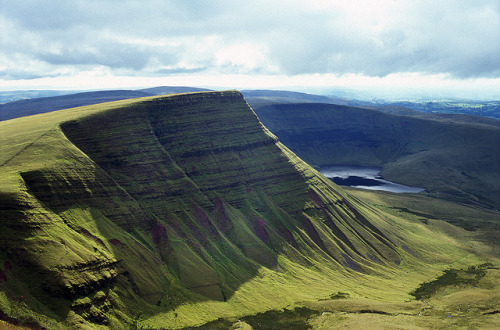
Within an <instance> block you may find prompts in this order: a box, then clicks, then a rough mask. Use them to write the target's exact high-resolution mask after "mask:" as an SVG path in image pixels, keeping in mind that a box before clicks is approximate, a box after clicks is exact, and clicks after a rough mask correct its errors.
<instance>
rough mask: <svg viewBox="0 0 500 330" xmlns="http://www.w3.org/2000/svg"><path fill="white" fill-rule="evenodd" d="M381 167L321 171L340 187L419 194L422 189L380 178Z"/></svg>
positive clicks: (339, 167) (328, 168)
mask: <svg viewBox="0 0 500 330" xmlns="http://www.w3.org/2000/svg"><path fill="white" fill-rule="evenodd" d="M381 170H382V169H381V168H380V167H375V166H347V165H346V166H341V165H335V166H333V165H332V166H322V167H320V169H319V171H320V172H321V174H323V175H324V176H325V177H327V178H328V179H330V180H332V181H333V182H335V183H336V184H338V185H340V186H350V187H355V188H362V189H371V190H384V191H390V192H396V193H418V192H421V191H423V190H424V189H422V188H416V187H409V186H405V185H402V184H398V183H394V182H390V181H387V180H385V179H384V178H383V177H381V176H380V171H381Z"/></svg>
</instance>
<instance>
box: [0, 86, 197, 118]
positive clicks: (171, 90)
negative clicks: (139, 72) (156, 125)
mask: <svg viewBox="0 0 500 330" xmlns="http://www.w3.org/2000/svg"><path fill="white" fill-rule="evenodd" d="M200 91H207V90H206V89H202V88H194V87H181V86H169V87H168V86H164V87H154V88H146V89H141V90H111V91H95V92H82V93H71V94H68V95H58V96H50V97H35V98H29V99H24V100H19V101H14V102H9V103H4V104H0V121H2V120H7V119H13V118H17V117H23V116H31V115H34V114H39V113H45V112H50V111H56V110H62V109H68V108H74V107H80V106H84V105H90V104H97V103H103V102H110V101H118V100H125V99H133V98H138V97H145V96H152V95H164V94H176V93H188V92H200ZM47 93H48V91H45V92H44V94H47ZM53 93H54V94H58V93H63V92H60V91H53ZM65 93H66V94H67V93H68V92H65ZM23 95H24V94H23ZM27 95H31V96H36V95H37V94H36V93H28V94H27Z"/></svg>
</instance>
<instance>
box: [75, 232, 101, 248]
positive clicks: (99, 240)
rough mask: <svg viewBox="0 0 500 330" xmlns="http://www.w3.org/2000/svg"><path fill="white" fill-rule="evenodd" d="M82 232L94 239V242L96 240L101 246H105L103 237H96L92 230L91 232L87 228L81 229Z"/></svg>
mask: <svg viewBox="0 0 500 330" xmlns="http://www.w3.org/2000/svg"><path fill="white" fill-rule="evenodd" d="M80 233H81V234H82V235H84V236H85V237H88V238H90V239H91V240H93V241H94V242H96V243H97V244H99V245H100V246H104V247H105V245H104V242H103V241H102V239H100V238H99V237H96V236H94V235H92V233H91V232H89V231H88V230H87V229H80Z"/></svg>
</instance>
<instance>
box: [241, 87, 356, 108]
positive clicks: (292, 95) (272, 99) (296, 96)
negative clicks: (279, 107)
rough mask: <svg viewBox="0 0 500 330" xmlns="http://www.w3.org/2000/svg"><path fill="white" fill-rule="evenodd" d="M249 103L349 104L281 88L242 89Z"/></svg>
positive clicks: (339, 99) (344, 101)
mask: <svg viewBox="0 0 500 330" xmlns="http://www.w3.org/2000/svg"><path fill="white" fill-rule="evenodd" d="M241 93H242V94H243V96H245V99H246V100H247V102H248V103H251V104H254V105H256V104H259V105H264V104H270V103H328V104H347V102H348V101H347V100H345V99H342V98H337V97H327V96H322V95H314V94H308V93H300V92H290V91H280V90H266V89H262V90H259V89H258V90H243V91H241Z"/></svg>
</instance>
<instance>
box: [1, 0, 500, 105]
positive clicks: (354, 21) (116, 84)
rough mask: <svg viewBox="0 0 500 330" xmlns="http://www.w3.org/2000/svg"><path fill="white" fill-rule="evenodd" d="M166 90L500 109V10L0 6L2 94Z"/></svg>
mask: <svg viewBox="0 0 500 330" xmlns="http://www.w3.org/2000/svg"><path fill="white" fill-rule="evenodd" d="M158 85H189V86H205V87H207V86H223V87H231V88H278V87H279V88H283V87H293V86H295V87H297V86H298V87H300V86H309V87H311V86H318V87H320V86H325V87H346V88H386V89H389V90H390V89H392V88H394V89H408V90H416V89H419V90H420V89H422V90H424V91H432V90H450V91H454V92H461V91H467V93H469V94H472V96H474V95H477V96H478V97H480V96H485V95H486V94H487V95H488V97H496V98H497V99H500V1H498V0H470V1H468V0H439V1H437V0H432V1H427V0H418V1H417V0H414V1H413V0H377V1H374V0H318V1H315V0H304V1H298V0H297V1H294V0H246V1H237V0H229V1H226V0H216V1H214V0H210V1H209V0H178V1H160V0H150V1H132V0H131V1H127V0H120V1H118V0H116V1H111V0H99V1H97V0H61V1H59V0H46V1H44V0H22V1H19V0H0V90H13V89H40V88H56V89H102V88H133V87H150V86H158Z"/></svg>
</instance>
